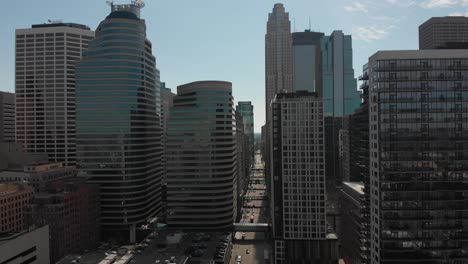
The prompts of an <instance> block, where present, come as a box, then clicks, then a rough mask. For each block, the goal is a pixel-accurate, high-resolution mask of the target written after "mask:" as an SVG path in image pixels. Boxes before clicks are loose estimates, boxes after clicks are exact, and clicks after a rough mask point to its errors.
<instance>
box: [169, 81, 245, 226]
mask: <svg viewBox="0 0 468 264" xmlns="http://www.w3.org/2000/svg"><path fill="white" fill-rule="evenodd" d="M233 103H234V102H233V97H232V84H231V83H229V82H222V81H200V82H193V83H188V84H185V85H181V86H179V87H177V96H176V97H175V98H174V106H173V107H172V109H171V117H170V119H169V123H168V131H167V155H166V160H167V223H168V224H169V226H171V227H174V228H178V229H183V230H197V229H198V230H221V229H230V228H232V224H233V222H234V219H235V218H236V205H237V166H236V164H237V160H236V159H237V155H236V135H235V129H236V126H235V116H234V106H233Z"/></svg>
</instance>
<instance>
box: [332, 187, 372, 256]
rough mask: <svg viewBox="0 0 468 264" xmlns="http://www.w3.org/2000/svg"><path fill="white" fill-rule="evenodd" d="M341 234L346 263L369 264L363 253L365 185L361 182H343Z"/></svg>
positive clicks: (340, 207)
mask: <svg viewBox="0 0 468 264" xmlns="http://www.w3.org/2000/svg"><path fill="white" fill-rule="evenodd" d="M340 193H341V195H340V206H339V209H340V210H339V211H340V214H341V217H340V223H339V224H340V228H339V230H340V233H339V238H340V241H341V255H342V257H343V259H344V261H345V263H350V264H354V263H356V264H363V263H367V259H366V255H365V253H364V252H363V250H364V248H363V247H364V246H365V245H364V244H363V243H362V240H363V239H365V238H366V237H365V236H363V234H362V229H365V227H364V226H363V225H365V224H366V219H365V218H364V217H365V214H363V210H365V206H364V200H365V199H364V195H365V194H364V184H362V183H361V182H343V184H342V185H341V190H340ZM363 253H364V254H363Z"/></svg>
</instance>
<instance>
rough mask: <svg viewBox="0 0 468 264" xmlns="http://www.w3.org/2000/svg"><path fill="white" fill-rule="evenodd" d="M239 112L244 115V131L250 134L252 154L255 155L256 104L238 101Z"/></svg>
mask: <svg viewBox="0 0 468 264" xmlns="http://www.w3.org/2000/svg"><path fill="white" fill-rule="evenodd" d="M237 112H239V114H240V115H241V116H242V123H243V124H244V129H243V131H244V133H245V134H246V135H247V136H248V138H249V142H248V145H250V149H249V150H250V155H251V156H252V159H253V156H254V145H255V137H254V106H253V105H252V102H238V103H237Z"/></svg>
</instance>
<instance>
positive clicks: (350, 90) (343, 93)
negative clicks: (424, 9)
mask: <svg viewBox="0 0 468 264" xmlns="http://www.w3.org/2000/svg"><path fill="white" fill-rule="evenodd" d="M321 66H322V87H321V89H322V92H321V93H320V92H319V93H320V94H322V97H323V114H324V117H325V121H324V123H325V156H326V158H325V162H326V163H325V164H326V165H325V166H326V173H327V191H328V192H327V195H328V200H329V201H330V204H331V207H330V210H334V209H333V207H336V202H337V199H338V191H337V187H338V186H340V185H341V180H342V171H341V170H340V165H341V164H340V144H339V143H340V140H339V136H340V130H341V129H343V119H344V118H345V117H346V116H348V115H350V114H352V113H354V111H355V110H356V109H357V108H358V107H359V106H360V104H361V96H360V92H359V91H358V90H357V80H356V78H355V77H354V69H353V49H352V37H351V35H344V34H343V32H342V31H340V30H337V31H333V32H332V34H331V35H330V36H325V37H323V38H322V39H321Z"/></svg>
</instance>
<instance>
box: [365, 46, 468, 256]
mask: <svg viewBox="0 0 468 264" xmlns="http://www.w3.org/2000/svg"><path fill="white" fill-rule="evenodd" d="M467 68H468V53H467V52H466V50H415V51H379V52H377V53H375V54H374V55H372V56H371V57H370V58H369V112H370V113H369V118H370V124H369V125H370V126H369V128H370V130H369V134H370V145H369V146H370V186H371V189H370V194H371V197H370V198H371V208H370V209H371V218H370V219H371V232H372V233H371V261H372V262H371V263H373V264H378V263H379V264H387V263H401V264H403V263H421V264H422V263H434V264H442V263H444V264H455V263H468V253H467V251H466V250H467V244H466V243H467V242H466V241H467V239H468V233H467V230H468V221H467V219H468V203H467V198H466V193H467V192H468V184H467V175H468V166H467V160H468V137H467V135H468V121H467V112H468V108H467V105H468V104H467V101H466V100H467V98H468V90H467V84H468V82H467V79H468V75H467V71H466V69H467Z"/></svg>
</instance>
